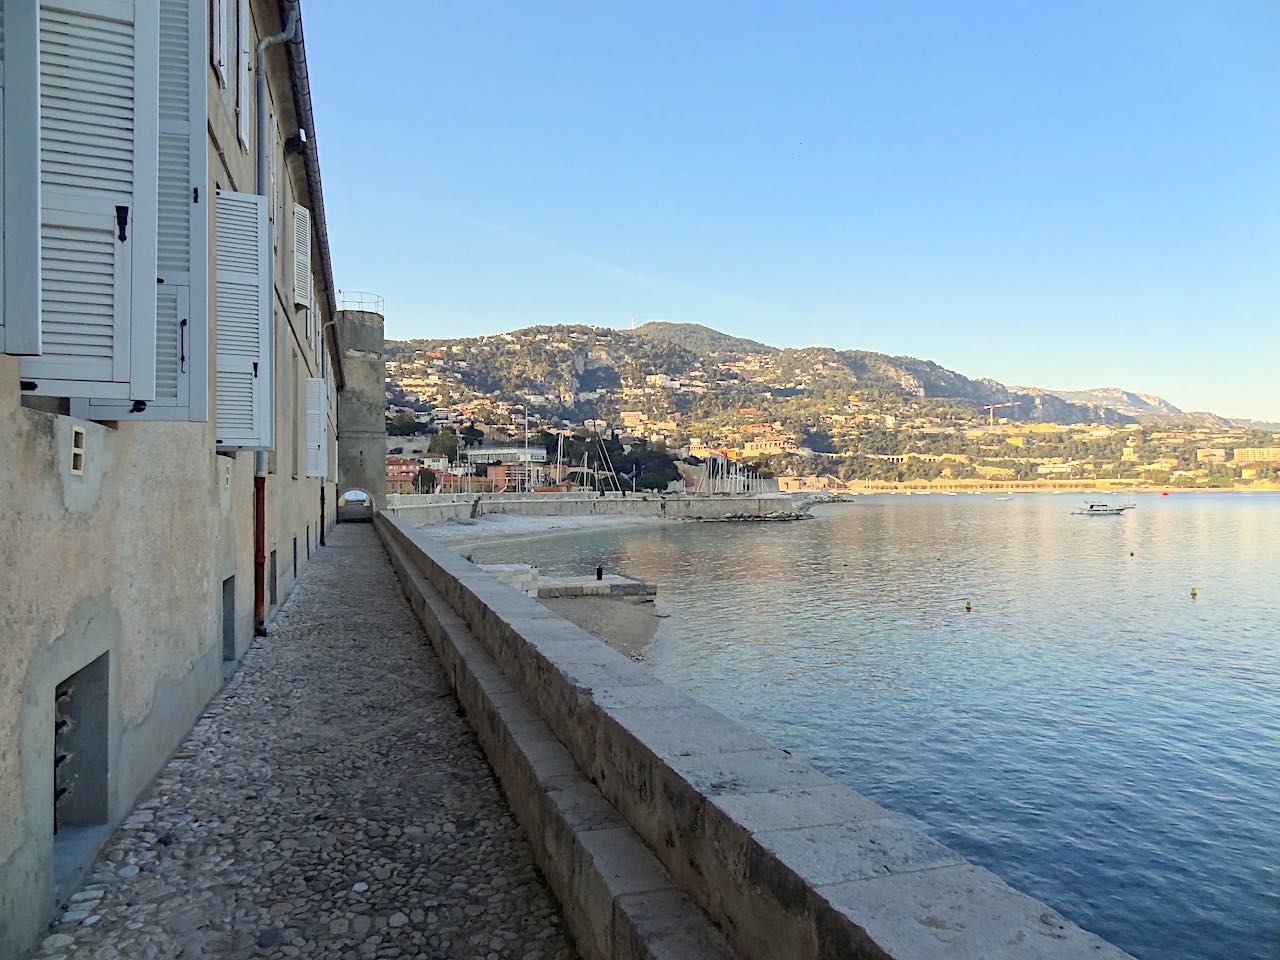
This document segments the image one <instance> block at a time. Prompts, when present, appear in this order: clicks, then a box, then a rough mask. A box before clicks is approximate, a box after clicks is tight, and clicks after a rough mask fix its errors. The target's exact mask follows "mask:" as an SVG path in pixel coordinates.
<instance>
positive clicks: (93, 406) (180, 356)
mask: <svg viewBox="0 0 1280 960" xmlns="http://www.w3.org/2000/svg"><path fill="white" fill-rule="evenodd" d="M159 2H160V98H159V116H160V127H159V145H160V146H159V176H158V179H159V212H158V217H157V247H156V270H155V277H156V284H155V297H156V395H155V399H154V400H153V401H151V402H150V403H148V404H147V406H146V409H145V410H142V411H131V410H130V409H129V407H128V406H124V407H122V406H120V405H119V404H118V403H112V402H111V401H106V400H91V401H89V402H88V404H87V406H85V407H83V408H79V407H77V408H74V410H73V412H75V413H77V414H78V415H80V416H84V417H87V418H89V419H98V420H127V419H142V420H191V421H199V422H203V421H205V420H208V419H209V325H208V322H207V314H208V299H209V298H208V295H207V290H208V284H209V254H208V208H209V198H208V197H207V196H206V190H205V183H206V180H207V178H208V162H207V150H206V141H205V138H206V136H207V124H208V121H207V116H208V104H207V100H206V90H205V86H206V76H207V73H208V71H207V70H206V69H205V66H204V55H203V51H204V48H205V10H204V3H203V0H159Z"/></svg>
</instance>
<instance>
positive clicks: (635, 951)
mask: <svg viewBox="0 0 1280 960" xmlns="http://www.w3.org/2000/svg"><path fill="white" fill-rule="evenodd" d="M612 960H734V954H733V953H732V951H730V950H729V947H728V945H727V944H726V943H725V941H724V937H722V936H721V935H720V933H719V932H718V931H717V930H716V929H715V928H714V927H712V926H711V924H710V923H708V922H707V918H706V916H705V915H704V914H703V913H702V911H701V910H699V909H698V907H697V905H696V904H694V903H693V902H692V901H691V900H690V899H689V898H688V897H686V896H685V895H684V894H683V893H680V892H679V891H678V890H657V891H653V892H650V893H633V894H628V895H626V896H622V897H619V898H618V899H617V902H616V903H615V904H614V908H613V957H612Z"/></svg>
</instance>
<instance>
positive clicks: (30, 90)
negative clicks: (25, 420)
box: [0, 3, 41, 355]
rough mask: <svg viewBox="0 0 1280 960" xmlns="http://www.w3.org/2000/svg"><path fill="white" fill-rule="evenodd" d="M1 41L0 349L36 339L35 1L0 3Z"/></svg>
mask: <svg viewBox="0 0 1280 960" xmlns="http://www.w3.org/2000/svg"><path fill="white" fill-rule="evenodd" d="M3 16H4V31H3V41H2V42H0V201H2V202H0V237H3V255H0V353H12V354H28V355H31V354H38V353H39V352H40V349H41V344H40V311H39V310H38V309H37V308H36V306H35V305H36V304H38V303H39V302H40V269H39V255H40V207H39V203H38V198H39V195H40V191H39V183H40V71H39V64H38V54H37V48H38V46H39V44H38V41H37V37H38V35H39V24H38V20H39V17H38V13H37V7H36V4H34V3H6V4H4V12H3Z"/></svg>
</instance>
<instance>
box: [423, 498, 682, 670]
mask: <svg viewBox="0 0 1280 960" xmlns="http://www.w3.org/2000/svg"><path fill="white" fill-rule="evenodd" d="M679 522H682V521H678V520H662V519H657V518H653V517H625V516H578V517H573V516H570V517H521V516H515V515H511V514H501V513H491V514H486V515H485V516H483V517H478V518H476V519H475V520H446V521H443V522H441V523H433V524H430V525H428V526H424V527H421V528H420V529H421V531H422V533H423V534H424V535H426V536H428V537H430V538H431V539H433V540H437V541H439V542H441V543H445V544H448V545H449V546H450V547H452V548H453V549H455V550H457V551H459V552H460V553H462V554H463V555H464V556H465V555H466V549H467V548H468V547H472V546H478V545H480V544H483V543H492V542H493V541H495V540H513V539H518V538H524V537H541V536H547V535H551V534H558V533H577V532H581V531H583V530H591V529H597V528H600V527H618V526H627V527H637V526H646V525H652V524H667V523H679ZM538 603H540V604H542V606H544V607H546V608H547V609H548V610H550V611H551V612H552V613H554V614H556V615H557V616H561V617H564V618H565V619H566V620H568V621H569V622H570V623H573V624H576V625H577V626H579V627H581V628H582V629H583V630H586V631H587V632H588V633H590V634H592V635H593V636H596V637H599V638H600V639H601V640H603V641H604V642H605V643H607V644H608V645H609V646H611V647H613V648H614V649H615V650H617V651H618V652H619V653H621V654H623V655H624V656H628V657H630V658H631V659H633V660H643V659H644V653H645V650H646V649H647V648H648V646H649V644H650V642H651V641H652V640H653V637H654V634H655V633H656V632H657V629H658V625H659V624H660V623H661V622H662V619H663V617H664V616H666V614H663V613H662V612H661V609H660V608H659V606H658V605H657V604H655V603H654V602H653V601H639V600H636V599H635V598H633V597H617V598H609V597H562V598H554V599H551V598H544V599H541V600H539V601H538Z"/></svg>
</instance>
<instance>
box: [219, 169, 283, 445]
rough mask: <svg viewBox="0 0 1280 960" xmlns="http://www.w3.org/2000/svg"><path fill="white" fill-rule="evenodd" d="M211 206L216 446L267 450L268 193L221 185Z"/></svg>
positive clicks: (270, 370)
mask: <svg viewBox="0 0 1280 960" xmlns="http://www.w3.org/2000/svg"><path fill="white" fill-rule="evenodd" d="M215 204H216V205H215V209H214V223H215V237H214V242H215V244H216V247H217V249H216V251H215V253H214V264H215V268H216V270H217V276H216V283H217V293H216V297H215V301H216V304H217V315H216V318H215V332H216V336H215V342H216V344H217V346H216V353H217V356H216V360H215V366H216V368H217V384H216V387H215V390H214V403H215V405H216V416H217V436H218V446H220V447H253V448H262V449H270V448H271V447H272V445H273V440H274V438H273V435H272V434H273V430H272V427H273V419H274V417H273V409H272V399H273V394H272V373H273V369H274V368H273V366H272V364H273V360H272V356H273V351H272V347H273V344H272V322H271V317H272V313H271V290H270V287H269V279H270V250H269V249H268V247H267V204H266V198H265V197H260V196H258V195H257V194H253V193H233V192H231V191H229V190H219V191H218V196H217V199H216V201H215Z"/></svg>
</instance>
